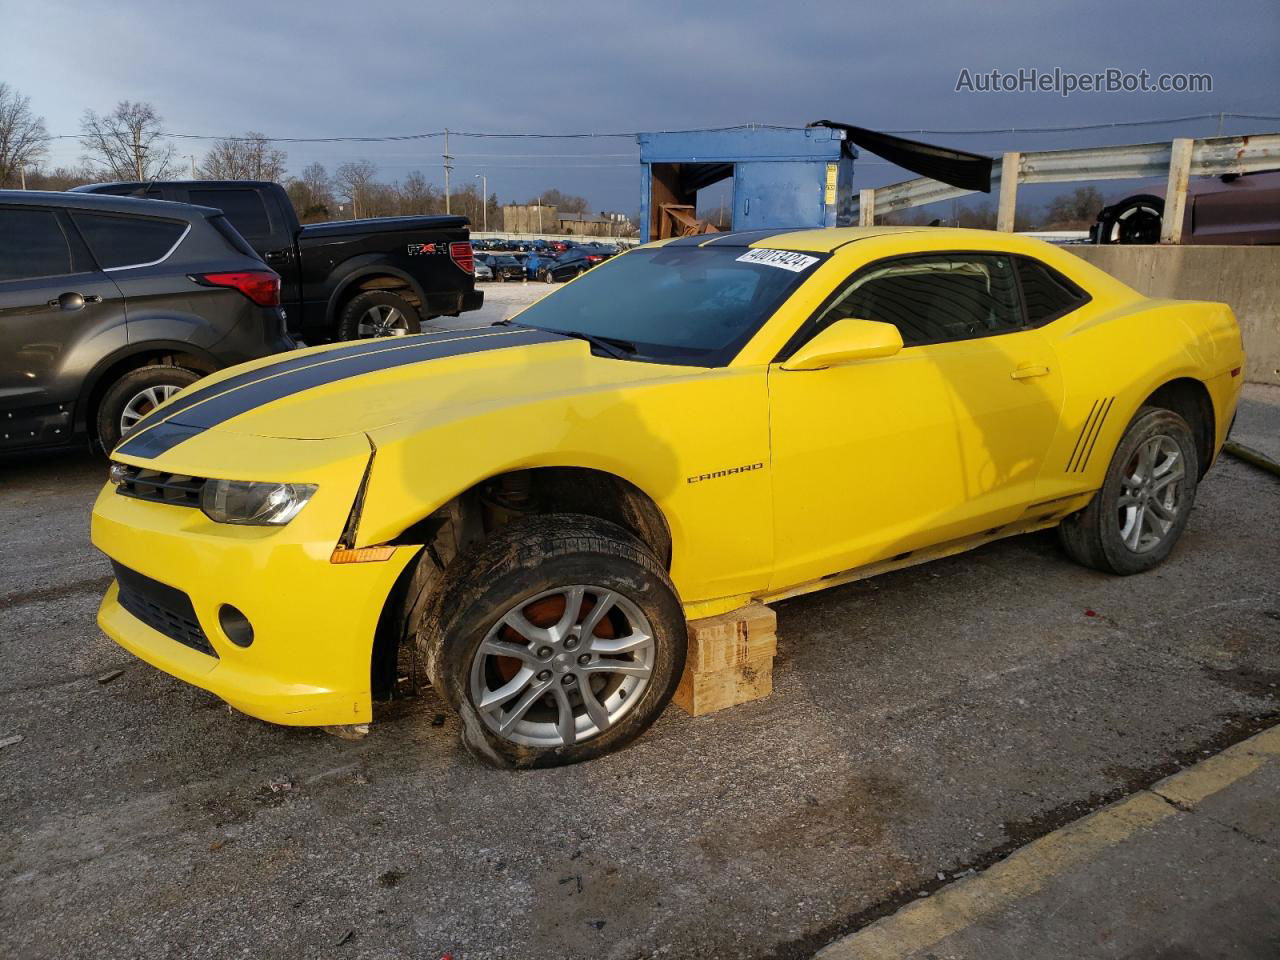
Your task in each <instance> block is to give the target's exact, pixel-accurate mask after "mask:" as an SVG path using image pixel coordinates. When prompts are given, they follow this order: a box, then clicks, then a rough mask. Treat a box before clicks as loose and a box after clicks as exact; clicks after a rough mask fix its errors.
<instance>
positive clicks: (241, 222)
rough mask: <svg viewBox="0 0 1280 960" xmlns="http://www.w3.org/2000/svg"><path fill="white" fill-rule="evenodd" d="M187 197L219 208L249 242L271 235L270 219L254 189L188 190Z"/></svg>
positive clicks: (203, 204) (191, 200) (199, 204)
mask: <svg viewBox="0 0 1280 960" xmlns="http://www.w3.org/2000/svg"><path fill="white" fill-rule="evenodd" d="M187 199H188V200H189V201H190V202H191V203H194V204H197V205H198V206H201V207H215V208H216V209H218V210H221V211H222V212H223V213H225V214H226V215H227V219H228V220H230V221H231V225H232V226H234V227H235V228H236V229H237V230H239V231H240V233H242V234H243V235H244V236H245V238H246V239H247V240H249V241H250V242H253V241H254V240H265V239H267V238H268V237H270V236H271V219H270V218H269V217H268V216H267V207H266V204H264V203H263V202H262V196H261V194H259V193H258V191H256V190H239V189H234V188H233V189H230V190H189V191H187Z"/></svg>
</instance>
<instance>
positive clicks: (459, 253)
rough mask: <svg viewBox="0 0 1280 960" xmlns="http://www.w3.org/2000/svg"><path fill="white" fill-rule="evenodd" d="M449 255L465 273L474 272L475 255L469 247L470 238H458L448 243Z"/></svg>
mask: <svg viewBox="0 0 1280 960" xmlns="http://www.w3.org/2000/svg"><path fill="white" fill-rule="evenodd" d="M449 257H450V259H452V260H453V262H454V263H456V264H457V265H458V266H459V267H461V268H462V269H463V270H465V271H467V273H475V272H476V255H475V251H474V250H472V249H471V241H470V240H459V241H458V242H457V243H451V244H449Z"/></svg>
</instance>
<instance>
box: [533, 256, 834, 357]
mask: <svg viewBox="0 0 1280 960" xmlns="http://www.w3.org/2000/svg"><path fill="white" fill-rule="evenodd" d="M823 259H825V257H824V256H822V255H818V254H809V253H794V252H791V251H782V250H777V251H774V250H762V249H758V248H756V249H750V250H748V249H746V248H745V247H716V246H710V247H694V246H665V247H652V248H648V249H640V250H633V251H630V252H629V253H625V254H621V255H620V256H616V257H614V258H612V259H610V260H608V261H606V262H604V263H601V264H600V265H599V266H597V267H595V268H593V269H592V270H589V271H588V272H587V273H584V274H583V275H582V276H581V277H579V278H578V279H577V280H574V281H573V282H572V283H570V284H569V285H568V286H566V287H564V288H563V289H561V290H558V291H556V292H555V293H554V294H552V295H550V296H548V297H545V298H543V299H542V300H539V301H538V302H537V303H534V304H532V305H531V306H529V307H528V308H526V309H525V310H524V311H523V312H522V313H520V314H518V315H517V316H516V317H515V318H514V319H515V322H516V323H519V324H521V325H524V326H529V327H538V328H539V329H542V330H552V331H563V332H573V333H579V334H589V335H591V336H594V337H601V338H606V339H612V340H617V341H622V342H625V343H628V344H630V345H634V346H635V348H636V349H635V354H634V356H635V359H647V360H656V361H661V362H663V363H683V364H690V365H693V366H707V367H718V366H724V365H725V364H727V363H728V362H729V361H730V360H732V359H733V357H734V356H735V355H736V354H737V352H738V351H739V350H740V349H742V347H743V345H744V344H746V342H747V341H748V340H749V339H750V338H751V337H752V335H753V334H755V332H756V331H757V330H759V329H760V327H761V325H762V324H763V323H764V322H765V320H767V319H768V318H769V315H770V314H772V313H773V311H774V310H775V309H777V307H778V305H779V304H781V303H782V301H783V300H784V299H786V297H787V296H788V295H790V294H791V292H792V291H794V290H795V289H796V288H797V287H798V286H800V284H801V283H803V282H804V280H805V278H806V277H808V276H809V275H810V274H811V273H812V272H813V269H814V267H815V266H816V265H817V264H818V263H819V262H820V261H821V260H823Z"/></svg>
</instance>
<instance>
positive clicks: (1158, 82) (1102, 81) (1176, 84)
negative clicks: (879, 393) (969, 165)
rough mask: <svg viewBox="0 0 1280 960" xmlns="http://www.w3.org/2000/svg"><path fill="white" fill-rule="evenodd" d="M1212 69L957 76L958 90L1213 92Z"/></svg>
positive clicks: (1029, 70)
mask: <svg viewBox="0 0 1280 960" xmlns="http://www.w3.org/2000/svg"><path fill="white" fill-rule="evenodd" d="M1212 92H1213V75H1212V74H1209V73H1152V72H1151V71H1150V70H1124V69H1122V68H1120V67H1107V68H1106V69H1105V70H1096V71H1093V72H1090V73H1078V72H1076V71H1072V70H1063V69H1062V68H1061V67H1054V68H1053V69H1052V70H1041V69H1039V68H1038V67H1019V68H1018V69H1017V70H970V69H969V68H968V67H963V68H961V70H960V74H959V76H957V77H956V93H1056V94H1058V95H1059V96H1062V97H1069V96H1071V95H1072V94H1076V93H1212Z"/></svg>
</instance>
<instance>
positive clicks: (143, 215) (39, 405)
mask: <svg viewBox="0 0 1280 960" xmlns="http://www.w3.org/2000/svg"><path fill="white" fill-rule="evenodd" d="M295 346H296V344H295V343H294V341H293V340H292V339H291V338H290V337H289V335H288V334H287V333H286V330H285V318H284V311H283V310H281V308H280V278H279V276H277V275H276V273H275V272H274V271H273V270H271V269H270V268H269V267H268V266H267V265H266V264H265V263H263V262H262V259H261V258H260V257H259V256H258V255H257V254H256V253H255V252H254V251H253V248H252V247H250V246H249V245H248V243H246V242H245V240H244V238H243V237H241V236H240V234H239V233H237V232H236V230H235V228H234V227H232V226H231V224H230V223H229V222H228V221H227V219H226V217H224V216H223V215H222V212H221V211H220V210H214V209H212V208H209V207H197V206H191V205H188V204H182V203H168V202H165V201H161V200H141V199H134V198H126V197H106V196H94V195H90V194H84V193H44V192H39V191H20V190H0V454H3V453H7V452H12V451H19V450H25V449H28V448H33V447H43V446H60V445H65V444H68V443H75V442H83V441H84V440H86V439H88V440H89V441H91V442H96V443H98V444H100V445H101V447H102V448H103V449H105V450H110V449H111V448H112V447H114V446H115V445H116V443H117V442H118V441H119V440H120V437H121V435H122V434H123V433H125V432H126V431H127V430H128V429H129V427H130V426H131V425H132V424H134V423H137V422H138V421H139V420H141V419H142V418H143V417H144V416H146V415H147V413H149V412H150V411H151V410H152V409H153V408H154V407H155V406H156V405H157V404H159V403H161V402H162V401H164V400H166V399H167V398H169V397H170V396H172V395H173V394H174V393H176V392H177V391H179V390H181V389H182V388H183V387H185V386H187V385H189V384H191V383H194V382H195V381H196V380H198V379H199V378H200V377H201V376H203V375H204V374H207V373H212V372H213V371H214V370H218V369H221V368H222V367H226V366H230V365H231V364H235V363H242V362H243V361H245V360H252V359H254V358H255V357H262V356H266V355H267V354H271V353H277V352H279V351H282V350H289V349H292V348H293V347H295Z"/></svg>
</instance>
